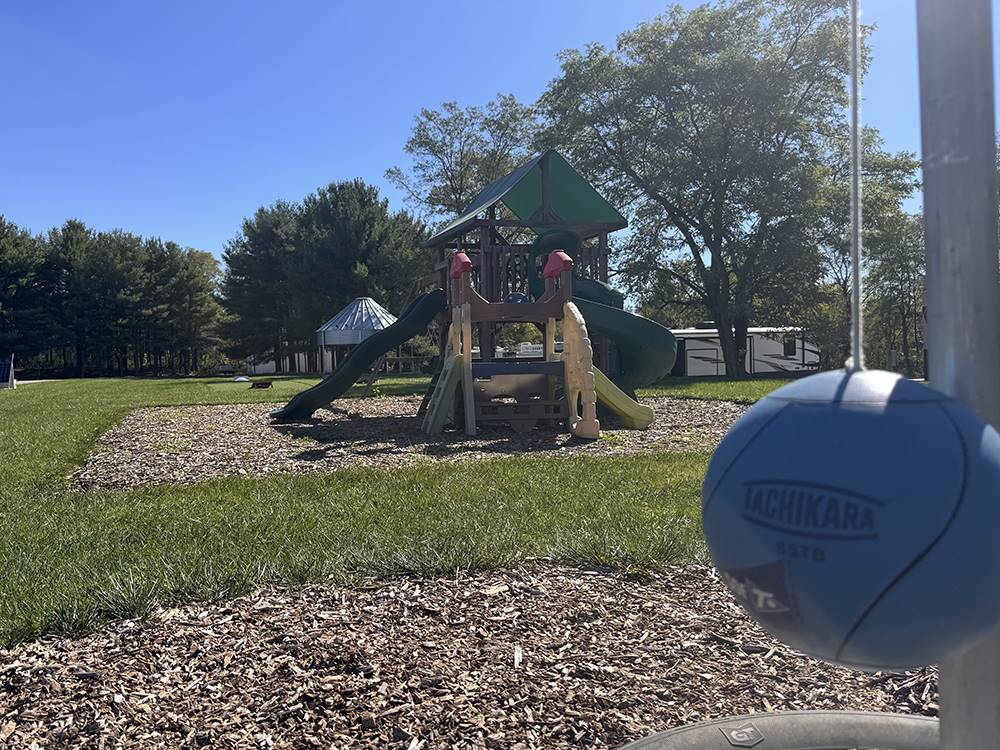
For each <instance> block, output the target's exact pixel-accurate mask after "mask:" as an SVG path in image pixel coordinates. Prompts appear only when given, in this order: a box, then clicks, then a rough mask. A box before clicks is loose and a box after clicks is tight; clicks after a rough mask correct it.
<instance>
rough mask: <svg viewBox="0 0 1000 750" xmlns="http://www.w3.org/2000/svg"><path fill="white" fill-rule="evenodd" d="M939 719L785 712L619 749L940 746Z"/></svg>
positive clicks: (930, 749) (921, 749) (892, 749)
mask: <svg viewBox="0 0 1000 750" xmlns="http://www.w3.org/2000/svg"><path fill="white" fill-rule="evenodd" d="M940 746H941V745H940V741H939V739H938V721H937V719H932V718H929V717H926V716H910V715H907V714H882V713H871V712H867V711H785V712H775V713H767V714H754V715H752V716H736V717H733V718H729V719H719V720H718V721H706V722H702V723H701V724H692V725H691V726H686V727H681V728H680V729H674V730H672V731H669V732H660V733H659V734H654V735H652V736H650V737H646V738H644V739H641V740H636V741H635V742H632V743H629V744H628V745H625V746H624V747H622V748H620V750H733V748H737V749H739V748H753V749H754V750H876V749H877V750H939V749H940Z"/></svg>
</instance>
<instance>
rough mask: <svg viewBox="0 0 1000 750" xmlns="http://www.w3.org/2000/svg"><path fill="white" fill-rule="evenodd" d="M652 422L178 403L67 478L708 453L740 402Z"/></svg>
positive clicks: (119, 483)
mask: <svg viewBox="0 0 1000 750" xmlns="http://www.w3.org/2000/svg"><path fill="white" fill-rule="evenodd" d="M644 403H646V404H647V405H649V406H651V407H652V408H653V409H654V411H655V413H656V418H655V420H654V423H653V426H652V427H651V428H650V429H649V430H646V431H637V430H626V429H621V426H620V425H617V424H615V422H614V420H613V419H609V420H607V421H605V422H604V423H602V427H603V432H604V434H603V436H602V438H601V439H599V440H596V441H585V440H581V439H578V438H574V437H573V436H572V435H570V434H569V433H568V432H566V431H565V430H562V429H556V428H553V429H537V430H535V431H533V432H531V433H527V434H519V433H516V432H514V431H513V430H511V429H509V428H508V427H507V426H506V425H492V426H490V425H488V424H486V425H483V428H482V429H481V430H480V432H479V434H478V435H476V436H475V437H469V436H466V435H465V434H463V433H461V432H456V431H452V432H445V433H443V434H442V435H436V436H433V437H429V436H427V435H426V434H424V432H423V431H422V429H421V424H420V419H418V418H417V416H416V414H417V409H418V407H419V405H420V399H419V398H418V397H406V396H397V397H384V398H376V399H364V400H361V399H345V400H339V401H336V402H334V403H333V405H332V408H331V409H329V410H321V411H319V412H317V413H316V415H315V418H314V419H311V420H306V421H302V422H284V423H272V422H271V420H270V417H269V414H270V411H271V410H272V409H273V407H272V406H270V405H268V404H230V405H223V406H177V407H157V408H144V409H137V410H135V411H133V412H132V413H131V414H130V415H129V416H127V417H126V418H125V419H124V420H123V421H122V422H121V423H119V424H118V425H116V426H114V427H113V428H111V429H110V430H109V431H108V432H106V433H105V434H104V435H103V436H102V437H101V438H100V440H99V441H98V443H97V446H96V448H95V450H94V452H93V453H92V454H91V455H90V457H89V458H88V459H87V460H86V461H85V462H84V464H83V465H82V466H81V467H80V468H79V469H78V470H76V471H75V472H74V474H73V476H72V481H73V483H74V485H75V486H76V487H78V488H80V489H92V488H127V487H137V486H142V485H148V484H164V483H171V484H191V483H194V482H200V481H204V480H207V479H215V478H218V477H229V476H265V475H268V474H277V473H306V472H329V471H336V470H338V469H345V468H367V467H382V468H393V467H398V466H404V465H412V464H415V463H419V462H433V461H469V460H477V459H482V458H484V457H489V456H500V455H510V454H519V455H529V454H532V455H546V454H548V455H557V456H570V455H588V456H598V455H616V454H626V453H651V452H660V451H708V450H711V449H712V448H714V447H715V445H716V443H718V441H719V439H720V438H721V437H722V435H723V434H725V431H726V430H727V429H728V428H729V426H730V425H731V424H732V423H733V422H734V421H736V419H738V418H739V417H740V416H741V415H742V414H743V412H744V411H745V410H746V408H747V406H746V405H745V404H736V403H731V402H726V401H699V400H693V399H672V398H666V397H658V398H650V399H645V400H644Z"/></svg>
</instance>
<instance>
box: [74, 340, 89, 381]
mask: <svg viewBox="0 0 1000 750" xmlns="http://www.w3.org/2000/svg"><path fill="white" fill-rule="evenodd" d="M86 353H87V352H86V348H85V346H84V343H83V341H82V340H80V339H79V338H78V339H77V341H76V376H77V377H78V378H82V377H83V370H84V359H85V357H86Z"/></svg>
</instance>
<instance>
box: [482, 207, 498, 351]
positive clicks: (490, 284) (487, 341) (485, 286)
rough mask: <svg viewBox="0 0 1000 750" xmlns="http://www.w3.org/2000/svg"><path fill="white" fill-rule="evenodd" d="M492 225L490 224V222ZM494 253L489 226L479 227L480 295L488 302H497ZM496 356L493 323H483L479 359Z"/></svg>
mask: <svg viewBox="0 0 1000 750" xmlns="http://www.w3.org/2000/svg"><path fill="white" fill-rule="evenodd" d="M495 210H496V209H495V207H491V208H490V214H491V218H492V219H495V215H494V212H495ZM490 224H492V222H490ZM495 262H496V253H493V252H491V248H490V225H483V226H481V227H479V267H480V269H482V273H481V274H480V283H481V284H482V290H481V291H480V293H481V294H482V295H483V296H484V297H485V298H486V300H487V301H488V302H499V301H500V300H499V299H498V296H499V295H498V289H496V286H497V285H496V283H495V277H496V275H497V274H496V273H495V271H497V270H498V269H496V268H494V264H495ZM495 354H496V349H495V346H494V331H493V323H491V322H489V321H484V322H483V323H480V325H479V358H480V359H481V360H482V361H483V362H487V361H489V360H491V359H493V357H494V355H495Z"/></svg>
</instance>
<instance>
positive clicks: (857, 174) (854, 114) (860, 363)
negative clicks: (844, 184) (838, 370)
mask: <svg viewBox="0 0 1000 750" xmlns="http://www.w3.org/2000/svg"><path fill="white" fill-rule="evenodd" d="M858 4H859V0H851V358H850V360H848V362H847V369H848V370H850V371H851V372H856V371H858V370H863V369H864V367H865V348H864V326H863V319H862V312H861V246H862V242H861V96H860V91H861V25H860V23H859V18H858V16H859V8H858Z"/></svg>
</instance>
